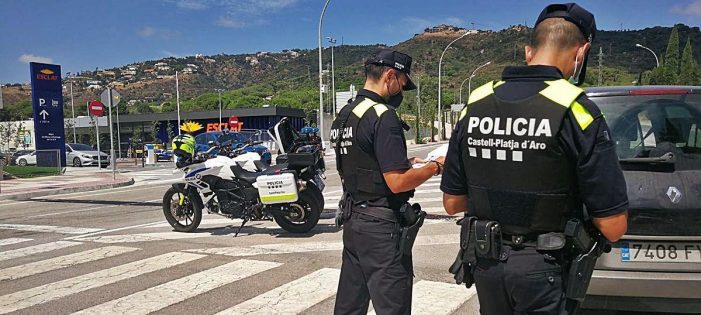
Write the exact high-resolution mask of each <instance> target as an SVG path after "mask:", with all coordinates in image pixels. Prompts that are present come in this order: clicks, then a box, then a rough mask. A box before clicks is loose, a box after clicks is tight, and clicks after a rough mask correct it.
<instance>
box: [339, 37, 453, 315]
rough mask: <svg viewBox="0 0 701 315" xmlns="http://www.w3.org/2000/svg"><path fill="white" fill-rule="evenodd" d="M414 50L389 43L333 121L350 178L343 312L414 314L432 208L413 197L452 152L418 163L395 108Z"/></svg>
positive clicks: (344, 177)
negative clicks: (419, 238) (418, 258)
mask: <svg viewBox="0 0 701 315" xmlns="http://www.w3.org/2000/svg"><path fill="white" fill-rule="evenodd" d="M410 73H411V57H409V56H408V55H405V54H403V53H400V52H397V51H393V50H389V49H384V50H381V51H379V52H378V53H377V54H376V55H374V56H373V57H371V58H370V59H368V60H367V61H366V63H365V74H366V81H365V86H364V88H363V89H362V90H360V91H359V92H358V97H357V98H356V99H355V101H353V102H351V103H350V104H348V105H347V106H345V107H344V108H343V109H342V110H341V112H340V113H339V115H338V118H337V119H336V121H334V122H333V125H332V131H331V137H330V139H331V143H332V145H333V147H334V149H335V151H336V165H337V168H338V173H339V175H340V176H341V182H342V184H343V191H344V197H343V199H342V200H341V204H340V205H339V209H340V210H341V211H340V213H338V214H337V218H336V219H337V224H338V225H343V263H342V267H341V278H340V281H339V285H338V291H337V292H338V294H337V295H336V305H335V308H334V313H335V314H366V313H367V310H368V306H369V302H370V300H372V304H373V307H374V308H375V312H377V314H409V313H410V312H411V292H412V291H411V290H412V285H413V264H412V258H411V247H412V245H413V242H414V240H415V239H416V235H417V233H418V230H419V228H420V227H421V224H422V223H423V218H424V216H425V212H423V211H421V209H420V207H419V206H418V205H416V204H414V205H409V204H408V203H407V201H408V200H409V198H411V197H412V196H413V194H414V189H415V188H416V187H418V186H419V185H420V184H421V183H423V182H425V181H426V180H428V179H429V178H430V177H431V176H434V175H439V174H440V173H441V172H442V170H443V161H444V158H443V157H440V158H438V159H436V160H435V161H431V162H429V163H426V165H425V166H424V167H420V168H412V163H414V162H422V161H420V160H419V159H411V160H410V159H407V148H406V139H405V138H404V126H405V125H406V124H403V123H402V122H401V121H400V119H399V117H398V116H397V113H396V112H395V108H396V107H397V106H399V105H400V104H401V101H402V91H405V90H412V89H415V88H416V86H414V84H413V83H412V82H411V79H410V78H409V74H410Z"/></svg>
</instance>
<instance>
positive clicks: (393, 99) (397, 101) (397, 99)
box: [387, 92, 404, 108]
mask: <svg viewBox="0 0 701 315" xmlns="http://www.w3.org/2000/svg"><path fill="white" fill-rule="evenodd" d="M403 100H404V93H402V92H399V93H397V94H394V95H392V96H390V97H389V100H388V101H387V105H389V106H392V107H394V108H397V107H399V105H402V101H403Z"/></svg>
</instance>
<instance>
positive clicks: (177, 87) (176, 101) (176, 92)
mask: <svg viewBox="0 0 701 315" xmlns="http://www.w3.org/2000/svg"><path fill="white" fill-rule="evenodd" d="M175 104H176V106H177V107H178V136H179V135H180V86H179V85H178V71H175Z"/></svg>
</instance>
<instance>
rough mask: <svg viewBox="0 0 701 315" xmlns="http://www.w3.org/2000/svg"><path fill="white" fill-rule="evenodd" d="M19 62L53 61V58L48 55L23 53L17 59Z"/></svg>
mask: <svg viewBox="0 0 701 315" xmlns="http://www.w3.org/2000/svg"><path fill="white" fill-rule="evenodd" d="M17 60H18V61H19V62H21V63H30V62H39V63H54V60H53V59H52V58H49V57H42V56H36V55H32V54H23V55H22V56H19V58H18V59H17Z"/></svg>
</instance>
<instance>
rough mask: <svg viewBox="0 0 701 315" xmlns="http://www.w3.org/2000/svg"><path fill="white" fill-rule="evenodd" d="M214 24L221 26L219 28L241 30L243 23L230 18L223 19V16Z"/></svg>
mask: <svg viewBox="0 0 701 315" xmlns="http://www.w3.org/2000/svg"><path fill="white" fill-rule="evenodd" d="M216 24H217V25H219V26H221V27H228V28H241V27H243V26H244V23H243V22H241V21H239V20H235V19H233V18H230V17H224V16H221V17H219V19H217V22H216Z"/></svg>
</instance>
